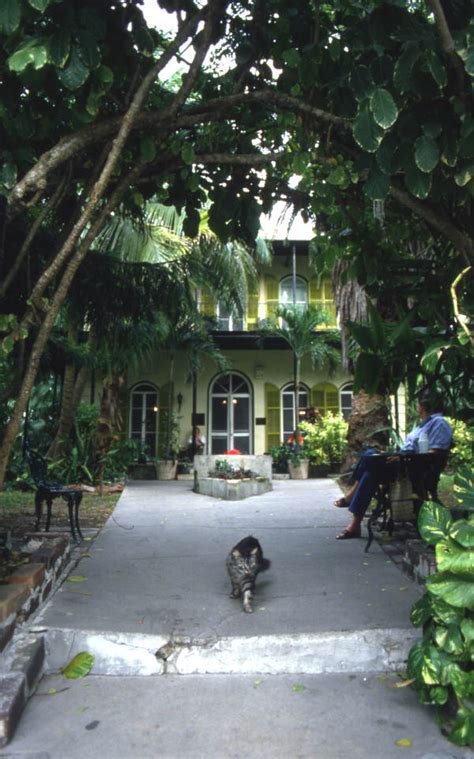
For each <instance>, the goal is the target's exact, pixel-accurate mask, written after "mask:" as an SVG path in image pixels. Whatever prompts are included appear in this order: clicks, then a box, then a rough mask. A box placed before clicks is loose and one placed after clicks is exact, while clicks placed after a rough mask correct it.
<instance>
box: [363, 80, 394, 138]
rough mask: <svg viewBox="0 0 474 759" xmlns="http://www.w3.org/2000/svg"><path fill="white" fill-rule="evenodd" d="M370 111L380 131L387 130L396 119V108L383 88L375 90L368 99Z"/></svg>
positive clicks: (388, 93) (390, 96)
mask: <svg viewBox="0 0 474 759" xmlns="http://www.w3.org/2000/svg"><path fill="white" fill-rule="evenodd" d="M370 109H371V111H372V113H373V116H374V119H375V121H376V122H377V124H378V125H379V126H381V127H382V129H389V128H390V127H391V126H393V124H395V122H396V120H397V118H398V108H397V106H396V104H395V101H394V99H393V97H392V95H391V94H390V92H389V91H388V90H386V89H384V88H383V87H379V88H378V89H376V90H375V92H374V93H373V95H372V97H371V98H370Z"/></svg>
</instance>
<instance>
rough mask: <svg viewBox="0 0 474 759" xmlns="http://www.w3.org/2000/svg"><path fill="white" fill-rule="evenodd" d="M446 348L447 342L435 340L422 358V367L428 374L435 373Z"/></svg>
mask: <svg viewBox="0 0 474 759" xmlns="http://www.w3.org/2000/svg"><path fill="white" fill-rule="evenodd" d="M445 348H446V340H440V339H437V340H433V342H432V343H430V344H429V345H428V347H427V349H426V351H425V352H424V353H423V355H422V357H421V365H422V366H423V368H424V369H425V371H427V372H434V370H435V369H436V366H437V364H438V361H439V360H440V358H441V356H442V354H443V350H444V349H445Z"/></svg>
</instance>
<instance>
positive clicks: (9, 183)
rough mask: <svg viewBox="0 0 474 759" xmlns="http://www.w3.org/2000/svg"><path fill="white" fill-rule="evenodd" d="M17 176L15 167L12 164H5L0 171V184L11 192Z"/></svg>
mask: <svg viewBox="0 0 474 759" xmlns="http://www.w3.org/2000/svg"><path fill="white" fill-rule="evenodd" d="M17 176H18V171H17V167H16V166H15V164H14V163H5V164H4V165H3V166H2V168H1V169H0V184H1V185H3V186H4V187H6V188H7V189H8V190H11V189H12V187H15V185H16V180H17Z"/></svg>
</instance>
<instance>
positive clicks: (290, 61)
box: [282, 48, 301, 69]
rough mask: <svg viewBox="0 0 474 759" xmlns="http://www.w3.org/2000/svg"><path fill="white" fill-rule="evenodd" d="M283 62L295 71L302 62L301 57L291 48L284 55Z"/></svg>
mask: <svg viewBox="0 0 474 759" xmlns="http://www.w3.org/2000/svg"><path fill="white" fill-rule="evenodd" d="M282 57H283V60H284V62H285V63H286V65H287V66H288V68H290V69H294V68H296V67H297V66H298V65H299V62H300V60H301V56H300V54H299V52H298V50H296V49H295V48H290V49H289V50H285V52H284V53H283V56H282Z"/></svg>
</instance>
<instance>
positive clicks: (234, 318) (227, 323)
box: [217, 301, 244, 332]
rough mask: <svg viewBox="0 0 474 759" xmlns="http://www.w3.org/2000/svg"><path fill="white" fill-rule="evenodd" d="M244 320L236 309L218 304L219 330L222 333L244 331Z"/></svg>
mask: <svg viewBox="0 0 474 759" xmlns="http://www.w3.org/2000/svg"><path fill="white" fill-rule="evenodd" d="M243 328H244V318H243V316H242V315H239V314H238V313H237V312H236V311H235V309H232V308H229V307H228V306H226V305H225V304H224V303H222V302H220V301H219V303H218V304H217V329H219V330H222V332H235V331H238V330H243Z"/></svg>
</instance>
